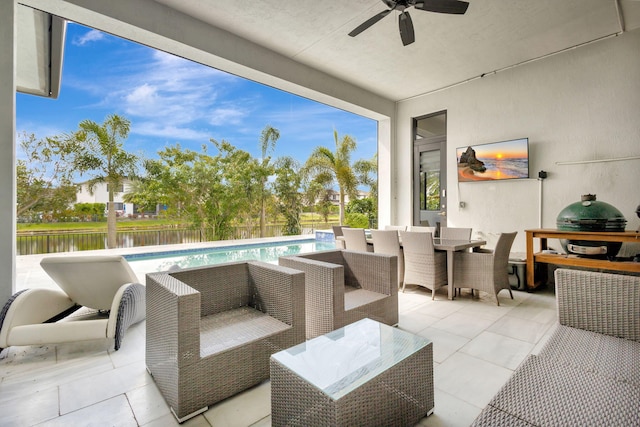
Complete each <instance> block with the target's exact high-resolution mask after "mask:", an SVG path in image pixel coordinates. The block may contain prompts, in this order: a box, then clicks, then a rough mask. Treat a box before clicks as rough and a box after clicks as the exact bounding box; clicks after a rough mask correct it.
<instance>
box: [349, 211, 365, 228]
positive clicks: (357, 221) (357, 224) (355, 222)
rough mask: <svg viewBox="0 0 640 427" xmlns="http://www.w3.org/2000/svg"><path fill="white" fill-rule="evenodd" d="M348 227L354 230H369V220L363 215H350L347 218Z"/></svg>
mask: <svg viewBox="0 0 640 427" xmlns="http://www.w3.org/2000/svg"><path fill="white" fill-rule="evenodd" d="M345 221H346V223H347V224H346V225H348V226H349V227H353V228H368V227H369V218H368V217H367V215H365V214H361V213H348V214H347V215H346V216H345Z"/></svg>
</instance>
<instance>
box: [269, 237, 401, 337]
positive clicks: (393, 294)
mask: <svg viewBox="0 0 640 427" xmlns="http://www.w3.org/2000/svg"><path fill="white" fill-rule="evenodd" d="M279 263H280V265H283V266H286V267H291V268H295V269H296V270H301V271H304V273H305V281H306V287H305V289H306V294H305V300H306V325H307V326H306V335H307V339H310V338H314V337H317V336H319V335H322V334H326V333H327V332H331V331H333V330H335V329H338V328H341V327H343V326H345V325H348V324H350V323H353V322H355V321H357V320H360V319H364V318H365V317H368V318H371V319H374V320H377V321H379V322H382V323H386V324H387V325H395V324H397V323H398V260H397V257H396V256H395V255H386V254H375V253H372V252H355V251H348V250H330V251H323V252H312V253H308V254H303V255H298V256H291V257H280V259H279Z"/></svg>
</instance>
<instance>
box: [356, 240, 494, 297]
mask: <svg viewBox="0 0 640 427" xmlns="http://www.w3.org/2000/svg"><path fill="white" fill-rule="evenodd" d="M367 243H369V244H370V245H373V241H372V240H371V239H369V238H367ZM486 244H487V242H486V241H484V240H450V239H446V240H445V239H440V238H439V237H436V238H434V239H433V247H434V249H435V250H436V251H446V252H447V294H448V298H449V299H450V300H452V299H453V294H454V289H455V286H454V284H453V263H454V256H453V254H454V252H457V251H465V250H467V249H470V248H479V247H480V246H483V245H486ZM400 247H402V240H400Z"/></svg>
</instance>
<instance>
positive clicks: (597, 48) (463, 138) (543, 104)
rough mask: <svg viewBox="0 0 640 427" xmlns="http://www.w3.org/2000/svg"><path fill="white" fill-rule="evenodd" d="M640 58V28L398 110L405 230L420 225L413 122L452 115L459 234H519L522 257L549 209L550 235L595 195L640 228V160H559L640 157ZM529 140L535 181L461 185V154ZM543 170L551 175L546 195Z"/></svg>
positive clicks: (452, 207) (450, 166) (452, 210)
mask: <svg viewBox="0 0 640 427" xmlns="http://www.w3.org/2000/svg"><path fill="white" fill-rule="evenodd" d="M638 52H640V31H639V30H636V31H634V32H629V33H624V34H622V35H620V36H618V37H613V38H610V39H607V40H603V41H600V42H596V43H592V44H590V45H586V46H582V47H579V48H575V49H572V50H569V51H567V52H564V53H560V54H557V55H554V56H551V57H548V58H545V59H541V60H538V61H535V62H531V63H529V64H525V65H522V66H518V67H515V68H511V69H509V70H505V71H502V72H498V73H493V74H488V75H486V76H484V77H482V78H480V79H476V80H473V81H471V82H469V83H466V84H462V85H459V86H456V87H453V88H450V89H447V90H443V91H440V92H437V93H433V94H430V95H425V96H422V97H419V98H415V99H412V100H409V101H405V102H401V103H399V105H398V127H397V134H396V136H397V142H398V147H397V158H396V165H397V170H398V187H397V194H398V200H399V206H401V208H399V209H398V215H399V216H398V222H399V223H411V212H412V209H411V206H412V195H411V191H410V189H411V188H412V186H411V182H412V176H411V173H410V171H411V158H412V141H411V138H412V135H411V118H413V117H417V116H422V115H425V114H429V113H432V112H436V111H440V110H447V114H448V116H447V120H448V123H447V135H448V139H447V179H448V192H449V193H448V194H449V201H448V204H449V209H448V224H449V225H450V226H465V227H473V230H474V234H475V235H479V236H481V237H485V238H488V240H490V241H491V239H492V237H493V236H494V234H493V233H499V232H503V231H505V232H506V231H513V230H517V231H518V237H517V239H516V241H515V243H514V246H513V251H518V252H524V250H525V239H524V230H525V229H527V228H537V227H538V226H539V209H540V203H542V205H541V206H542V211H541V212H542V215H541V220H542V221H541V225H542V227H545V228H555V225H556V217H557V214H558V213H559V212H560V210H562V208H564V207H565V206H566V205H568V204H570V203H572V202H575V201H578V200H580V195H582V194H587V193H591V194H596V195H597V196H598V200H602V201H605V202H608V203H610V204H612V205H614V206H615V207H617V208H618V209H619V210H620V211H622V213H623V214H624V215H625V217H626V219H627V220H628V221H629V222H628V224H627V229H628V230H629V229H631V230H635V229H637V228H638V226H640V220H639V219H638V218H637V216H636V215H635V209H636V207H637V206H638V204H640V160H627V161H615V162H600V163H588V164H579V165H559V164H557V162H570V161H582V160H602V159H612V158H620V157H630V156H640V78H639V76H640V54H639V53H638ZM521 137H528V138H529V144H530V160H531V162H530V175H531V176H532V179H529V180H514V181H501V182H474V183H458V181H457V175H456V173H457V171H456V154H455V149H456V147H461V146H466V145H469V144H482V143H488V142H494V141H502V140H507V139H512V138H521ZM540 170H545V171H547V172H548V174H549V176H548V178H547V179H546V180H544V181H543V182H542V193H541V195H542V196H541V197H539V192H540V186H541V183H540V182H539V181H538V180H537V179H536V178H537V176H538V171H540ZM459 201H464V202H465V203H466V207H465V208H463V209H461V208H459V207H458V202H459ZM402 206H404V208H402Z"/></svg>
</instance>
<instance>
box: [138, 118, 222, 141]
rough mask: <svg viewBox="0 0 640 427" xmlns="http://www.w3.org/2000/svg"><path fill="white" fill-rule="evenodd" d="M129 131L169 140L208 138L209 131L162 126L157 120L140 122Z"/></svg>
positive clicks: (202, 139) (204, 139)
mask: <svg viewBox="0 0 640 427" xmlns="http://www.w3.org/2000/svg"><path fill="white" fill-rule="evenodd" d="M131 133H133V134H137V135H144V136H153V137H161V138H166V139H167V140H170V141H171V142H173V141H175V142H180V141H187V140H189V141H202V142H206V141H208V140H209V137H210V135H209V133H208V132H202V131H198V130H194V129H190V128H185V127H177V126H172V125H167V126H163V125H162V124H160V123H157V122H141V123H138V124H135V125H133V126H132V128H131Z"/></svg>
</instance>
